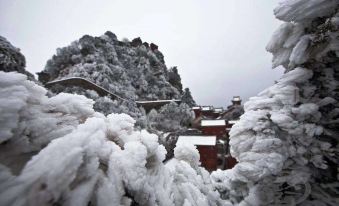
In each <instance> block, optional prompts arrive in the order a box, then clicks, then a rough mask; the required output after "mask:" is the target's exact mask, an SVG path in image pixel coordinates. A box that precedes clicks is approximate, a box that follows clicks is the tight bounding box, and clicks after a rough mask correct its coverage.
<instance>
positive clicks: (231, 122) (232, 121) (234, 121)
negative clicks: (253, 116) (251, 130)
mask: <svg viewBox="0 0 339 206" xmlns="http://www.w3.org/2000/svg"><path fill="white" fill-rule="evenodd" d="M238 121H239V120H230V121H228V124H235V123H237V122H238Z"/></svg>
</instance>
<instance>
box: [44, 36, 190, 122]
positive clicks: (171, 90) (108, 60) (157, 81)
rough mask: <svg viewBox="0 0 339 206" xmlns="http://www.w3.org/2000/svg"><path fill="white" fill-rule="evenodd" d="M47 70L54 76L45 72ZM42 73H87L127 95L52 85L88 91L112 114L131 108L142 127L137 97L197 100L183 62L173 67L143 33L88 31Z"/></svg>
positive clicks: (51, 77)
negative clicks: (185, 84) (128, 37)
mask: <svg viewBox="0 0 339 206" xmlns="http://www.w3.org/2000/svg"><path fill="white" fill-rule="evenodd" d="M46 76H48V78H43V77H46ZM41 77H42V78H39V79H40V80H41V81H43V82H46V81H51V80H56V79H63V78H67V77H82V78H85V79H87V80H89V81H91V82H93V83H95V84H97V85H99V86H101V87H103V88H105V89H107V90H108V91H110V92H111V93H113V94H116V95H118V96H120V97H122V98H123V99H125V100H126V101H124V100H121V99H118V100H110V99H109V98H103V97H100V96H98V95H97V94H95V92H94V91H92V92H89V91H88V90H85V89H84V88H81V87H79V86H71V87H70V86H68V87H65V86H60V85H56V86H53V87H51V88H50V90H51V91H52V92H54V93H60V92H68V93H75V94H82V95H85V96H87V97H89V98H91V99H93V100H94V101H95V106H94V109H95V110H96V111H99V112H101V113H104V114H106V115H107V114H110V113H112V112H114V113H127V114H129V115H131V116H132V117H133V118H134V119H136V120H137V125H138V126H140V127H142V128H144V127H145V126H146V125H147V122H146V116H145V112H144V111H143V110H140V108H138V107H137V105H136V104H135V103H134V101H135V100H164V99H181V97H182V96H183V103H186V104H188V105H190V106H192V105H194V104H195V102H194V100H193V98H192V96H191V93H190V91H189V89H185V91H183V90H182V84H181V78H180V75H179V73H178V70H177V68H176V67H173V68H171V69H169V70H168V69H167V67H166V65H165V61H164V57H163V55H162V53H161V52H160V51H159V50H158V49H157V48H152V45H151V47H150V46H149V45H148V43H146V42H144V43H142V41H141V39H140V38H136V39H134V40H133V41H132V42H129V41H118V40H117V38H116V36H115V34H113V33H112V32H106V33H105V34H104V35H102V36H100V37H92V36H89V35H85V36H83V37H82V38H80V39H79V40H78V41H74V42H73V43H71V45H69V46H67V47H63V48H59V49H57V53H56V55H54V56H53V57H52V58H51V59H50V60H48V62H47V64H46V66H45V69H44V71H43V75H41ZM177 110H180V108H178V109H177ZM182 121H184V120H182Z"/></svg>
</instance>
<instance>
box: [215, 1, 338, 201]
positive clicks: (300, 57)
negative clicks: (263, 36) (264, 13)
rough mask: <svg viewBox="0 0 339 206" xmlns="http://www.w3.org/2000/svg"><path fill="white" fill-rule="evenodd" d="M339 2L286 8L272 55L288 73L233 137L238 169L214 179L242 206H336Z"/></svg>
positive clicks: (280, 11)
mask: <svg viewBox="0 0 339 206" xmlns="http://www.w3.org/2000/svg"><path fill="white" fill-rule="evenodd" d="M338 10H339V2H338V1H337V0H317V1H313V0H310V1H309V0H286V1H283V2H282V3H280V5H279V6H278V7H277V8H276V9H275V10H274V12H275V15H276V17H277V18H278V19H280V20H282V21H285V23H283V25H282V26H280V27H279V28H278V30H277V31H276V32H275V33H274V34H273V37H272V39H271V41H270V42H269V44H268V45H267V50H268V51H269V52H271V53H272V54H273V67H277V66H279V65H282V66H284V67H285V69H286V73H285V74H284V75H283V76H282V78H281V79H280V80H279V81H278V82H277V83H276V84H275V85H273V86H271V87H269V88H267V89H266V90H264V91H263V92H261V93H260V94H258V95H257V96H255V97H252V98H250V100H249V101H248V102H247V103H246V104H245V106H244V107H245V114H244V115H242V116H241V117H240V121H239V122H238V123H237V124H235V125H234V126H233V128H232V130H231V131H230V146H231V154H232V156H234V157H236V159H237V160H238V162H239V163H238V164H237V165H236V166H235V167H234V168H233V169H232V170H227V171H217V172H215V173H213V174H212V178H213V182H214V185H215V187H216V188H217V189H218V190H219V191H220V192H221V193H222V196H223V198H226V199H229V200H231V201H232V202H233V203H235V204H239V205H296V204H298V205H338V204H339V203H338V199H337V197H338V196H337V195H338V192H339V190H338V184H339V182H338V159H339V158H338V128H339V124H338V118H339V112H338V111H339V110H338V106H339V103H338V100H339V99H338V97H339V94H338V76H339V46H338V45H339V44H338V43H339V41H338V37H339V30H338V29H339V24H338V22H339V21H338V20H337V19H338V16H339V13H338Z"/></svg>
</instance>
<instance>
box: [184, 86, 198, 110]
mask: <svg viewBox="0 0 339 206" xmlns="http://www.w3.org/2000/svg"><path fill="white" fill-rule="evenodd" d="M181 102H183V103H185V104H187V105H188V106H190V107H194V106H196V103H195V101H194V99H193V97H192V94H191V91H190V89H189V88H185V89H184V92H183V94H182V96H181Z"/></svg>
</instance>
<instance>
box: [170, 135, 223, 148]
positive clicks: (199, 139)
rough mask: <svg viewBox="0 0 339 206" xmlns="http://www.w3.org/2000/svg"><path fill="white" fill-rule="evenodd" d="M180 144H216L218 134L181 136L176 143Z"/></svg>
mask: <svg viewBox="0 0 339 206" xmlns="http://www.w3.org/2000/svg"><path fill="white" fill-rule="evenodd" d="M180 144H193V145H203V146H214V145H215V144H216V136H179V137H178V141H177V143H176V145H180Z"/></svg>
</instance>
